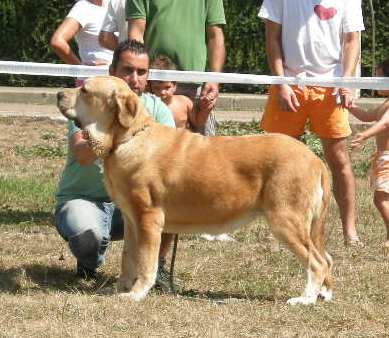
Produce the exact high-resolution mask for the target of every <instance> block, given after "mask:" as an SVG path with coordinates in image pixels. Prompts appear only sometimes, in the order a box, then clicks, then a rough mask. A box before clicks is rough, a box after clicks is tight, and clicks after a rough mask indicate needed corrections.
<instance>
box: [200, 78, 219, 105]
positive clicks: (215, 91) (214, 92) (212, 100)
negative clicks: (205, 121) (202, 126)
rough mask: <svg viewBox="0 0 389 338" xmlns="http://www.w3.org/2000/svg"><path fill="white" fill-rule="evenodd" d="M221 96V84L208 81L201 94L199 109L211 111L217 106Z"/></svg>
mask: <svg viewBox="0 0 389 338" xmlns="http://www.w3.org/2000/svg"><path fill="white" fill-rule="evenodd" d="M218 97H219V85H218V84H217V83H211V82H207V83H206V84H205V85H204V86H203V88H202V90H201V94H200V100H199V109H200V110H202V111H208V112H210V111H211V110H212V109H213V108H214V107H215V106H216V101H217V98H218Z"/></svg>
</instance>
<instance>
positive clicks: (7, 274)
mask: <svg viewBox="0 0 389 338" xmlns="http://www.w3.org/2000/svg"><path fill="white" fill-rule="evenodd" d="M113 283H114V279H113V278H107V276H103V275H98V276H97V278H96V279H90V280H85V279H82V278H80V277H77V276H76V275H75V273H74V271H71V270H66V269H63V268H60V267H54V266H46V265H41V264H29V265H22V266H20V267H18V268H12V269H3V268H2V267H0V292H9V293H25V292H26V291H29V292H31V291H37V292H42V291H66V292H70V293H86V294H92V293H93V294H95V293H96V291H97V290H98V289H100V288H101V286H102V285H103V284H104V286H112V285H113Z"/></svg>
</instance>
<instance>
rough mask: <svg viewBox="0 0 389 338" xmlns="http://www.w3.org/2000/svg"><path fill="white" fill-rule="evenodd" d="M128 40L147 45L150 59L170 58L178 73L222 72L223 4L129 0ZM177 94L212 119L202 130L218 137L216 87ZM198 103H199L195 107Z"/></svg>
mask: <svg viewBox="0 0 389 338" xmlns="http://www.w3.org/2000/svg"><path fill="white" fill-rule="evenodd" d="M126 14H127V20H128V36H129V39H136V40H139V41H145V44H146V45H147V47H148V48H149V50H150V55H151V57H152V58H155V57H156V56H157V55H161V54H162V55H166V56H168V57H170V58H171V59H172V60H173V62H174V63H175V64H176V65H177V68H178V69H179V70H189V71H204V70H205V67H206V63H207V56H208V64H209V70H210V71H213V72H221V71H222V70H223V66H224V61H225V47H224V34H223V28H222V26H224V25H225V23H226V21H225V16H224V8H223V1H222V0H196V1H182V0H160V1H150V0H127V2H126ZM177 94H184V95H187V96H189V97H190V98H191V99H192V100H193V101H195V105H197V106H198V107H199V109H200V110H202V111H203V110H208V114H209V118H208V121H207V123H206V125H205V127H204V128H203V129H202V130H199V132H201V133H203V134H204V135H215V121H214V116H213V114H212V113H211V111H212V109H213V108H214V107H215V105H216V101H217V98H218V95H219V86H218V84H217V83H205V84H204V85H203V86H201V85H199V84H189V85H187V84H179V86H178V90H177ZM196 102H197V103H196Z"/></svg>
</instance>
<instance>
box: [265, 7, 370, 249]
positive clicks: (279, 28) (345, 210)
mask: <svg viewBox="0 0 389 338" xmlns="http://www.w3.org/2000/svg"><path fill="white" fill-rule="evenodd" d="M258 16H259V17H260V18H262V19H265V26H266V50H267V56H268V62H269V66H270V70H271V73H272V75H277V76H296V75H303V76H308V77H333V76H352V75H353V73H354V70H355V67H356V65H357V62H358V58H359V53H360V43H359V32H360V31H361V30H363V29H364V25H363V17H362V10H361V0H344V1H335V0H295V1H289V0H264V2H263V4H262V7H261V9H260V11H259V14H258ZM336 92H337V95H334V94H335V93H336ZM352 100H353V98H352V95H350V92H349V91H336V90H334V88H323V87H305V88H303V89H301V88H299V87H297V86H289V85H276V86H272V87H271V88H270V94H269V99H268V102H267V106H266V109H265V112H264V115H263V118H262V122H261V127H262V128H263V129H264V130H265V131H268V132H280V133H284V134H288V135H290V136H293V137H299V136H301V135H302V134H303V132H304V126H305V123H306V122H307V120H309V122H310V128H311V130H312V131H313V132H314V133H315V134H317V135H318V136H319V137H320V139H321V142H322V145H323V148H324V155H325V158H326V160H327V163H328V165H329V167H330V170H331V172H332V177H333V185H334V195H335V199H336V202H337V204H338V206H339V211H340V217H341V221H342V226H343V236H344V241H345V245H359V244H361V242H360V241H359V238H358V235H357V231H356V228H355V218H356V215H355V178H354V174H353V171H352V167H351V163H350V158H349V155H348V151H347V143H346V138H347V137H348V136H349V135H350V134H351V129H350V126H349V123H348V115H347V111H346V109H345V108H349V107H350V106H351V103H352Z"/></svg>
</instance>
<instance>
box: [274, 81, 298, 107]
mask: <svg viewBox="0 0 389 338" xmlns="http://www.w3.org/2000/svg"><path fill="white" fill-rule="evenodd" d="M279 88H280V93H279V98H278V102H279V104H280V106H281V108H282V110H288V111H293V112H297V109H298V108H299V107H300V103H299V101H298V99H297V96H296V94H295V93H294V91H293V89H292V88H291V87H290V86H289V85H280V86H279Z"/></svg>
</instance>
